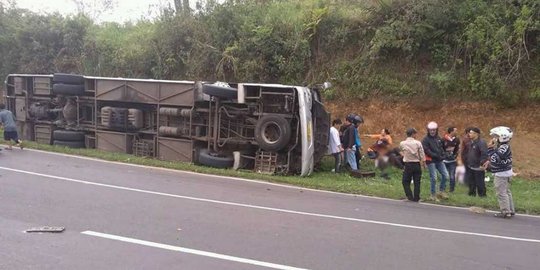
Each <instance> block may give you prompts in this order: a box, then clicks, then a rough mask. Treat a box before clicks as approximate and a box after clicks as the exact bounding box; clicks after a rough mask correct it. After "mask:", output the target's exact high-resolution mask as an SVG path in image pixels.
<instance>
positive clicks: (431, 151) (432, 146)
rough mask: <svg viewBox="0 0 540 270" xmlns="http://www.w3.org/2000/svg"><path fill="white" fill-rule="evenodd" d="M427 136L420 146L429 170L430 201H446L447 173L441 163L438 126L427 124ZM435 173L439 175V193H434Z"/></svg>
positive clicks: (441, 151) (440, 140)
mask: <svg viewBox="0 0 540 270" xmlns="http://www.w3.org/2000/svg"><path fill="white" fill-rule="evenodd" d="M427 132H428V134H427V135H426V137H424V139H423V140H422V146H423V147H424V151H425V153H426V164H427V167H428V170H429V180H430V184H431V197H430V199H431V200H434V201H438V198H442V199H447V198H448V195H446V192H445V190H446V180H447V179H448V171H446V167H445V166H444V163H443V158H444V152H445V151H444V148H443V142H442V139H441V137H439V134H438V132H439V125H437V123H435V122H433V121H432V122H429V123H428V124H427ZM437 171H439V173H440V174H441V184H440V186H439V192H438V193H436V187H437Z"/></svg>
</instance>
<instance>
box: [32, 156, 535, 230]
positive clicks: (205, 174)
mask: <svg viewBox="0 0 540 270" xmlns="http://www.w3.org/2000/svg"><path fill="white" fill-rule="evenodd" d="M25 149H26V150H25V151H33V152H38V153H43V154H49V155H57V156H63V157H72V158H78V159H83V160H91V161H96V162H103V163H107V164H116V165H122V166H130V167H136V168H143V169H151V170H158V171H166V172H172V173H178V174H193V175H199V176H206V177H212V178H216V179H227V180H234V181H243V182H249V183H256V184H261V185H270V186H278V187H283V188H290V189H297V190H309V191H312V192H319V193H329V194H335V195H340V196H349V197H350V196H352V197H361V198H366V199H371V200H383V201H392V202H397V201H399V200H395V199H389V198H383V197H374V196H368V195H362V194H352V193H343V192H337V191H330V190H322V189H313V188H305V187H299V186H294V185H287V184H278V183H271V182H267V181H264V180H253V179H246V178H240V177H234V176H223V175H215V174H207V173H198V172H192V171H184V170H177V169H169V168H163V167H153V166H147V165H140V164H133V163H125V162H120V161H110V160H104V159H99V158H92V157H85V156H77V155H70V154H64V153H57V152H48V151H43V150H37V149H30V148H25ZM419 204H423V205H429V206H433V207H442V208H451V209H460V210H465V211H469V208H468V207H460V206H451V205H442V204H433V203H429V202H420V203H419ZM486 212H488V213H498V211H492V210H486ZM519 215H520V216H524V217H532V218H538V219H540V216H538V215H529V214H521V213H520V214H519Z"/></svg>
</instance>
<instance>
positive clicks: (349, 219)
mask: <svg viewBox="0 0 540 270" xmlns="http://www.w3.org/2000/svg"><path fill="white" fill-rule="evenodd" d="M0 169H3V170H6V171H12V172H18V173H23V174H29V175H35V176H41V177H46V178H52V179H57V180H62V181H67V182H74V183H80V184H87V185H94V186H100V187H108V188H113V189H119V190H127V191H133V192H140V193H146V194H153V195H159V196H165V197H172V198H180V199H186V200H192V201H199V202H206V203H216V204H223V205H232V206H238V207H245V208H252V209H260V210H267V211H273V212H280V213H288V214H296V215H303V216H312V217H321V218H329V219H336V220H346V221H354V222H361V223H369V224H378V225H386V226H392V227H399V228H408V229H416V230H424V231H433V232H443V233H452V234H460V235H471V236H480V237H487V238H495V239H505V240H514V241H522V242H532V243H540V240H539V239H529V238H519V237H510V236H501V235H494V234H485V233H475V232H466V231H457V230H448V229H439V228H432V227H423V226H413V225H406V224H400V223H392V222H384V221H377V220H370V219H360V218H350V217H341V216H334V215H327V214H319V213H310V212H302V211H295V210H288V209H282V208H273V207H266V206H259V205H252V204H243V203H235V202H227V201H219V200H212V199H204V198H197V197H190V196H182V195H176V194H170V193H164V192H157V191H150V190H144V189H137V188H130V187H123V186H116V185H109V184H102V183H95V182H90V181H84V180H78V179H73V178H68V177H61V176H54V175H48V174H42V173H36V172H30V171H24V170H18V169H11V168H6V167H0Z"/></svg>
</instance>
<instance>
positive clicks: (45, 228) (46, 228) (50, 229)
mask: <svg viewBox="0 0 540 270" xmlns="http://www.w3.org/2000/svg"><path fill="white" fill-rule="evenodd" d="M65 229H66V228H64V227H50V226H43V227H36V228H30V229H28V230H26V231H24V232H27V233H33V232H49V233H61V232H63V231H64V230H65Z"/></svg>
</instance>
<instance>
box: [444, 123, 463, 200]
mask: <svg viewBox="0 0 540 270" xmlns="http://www.w3.org/2000/svg"><path fill="white" fill-rule="evenodd" d="M456 135H457V128H456V127H449V128H448V130H447V133H446V134H445V135H444V139H443V147H444V151H445V155H444V159H443V163H444V165H445V166H446V170H447V171H448V176H449V178H450V192H454V189H455V187H456V167H457V156H458V152H459V143H460V142H459V138H458V137H457V136H456Z"/></svg>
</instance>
